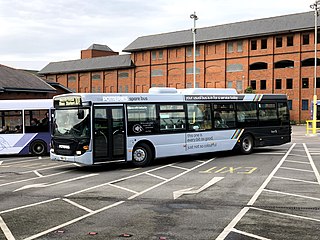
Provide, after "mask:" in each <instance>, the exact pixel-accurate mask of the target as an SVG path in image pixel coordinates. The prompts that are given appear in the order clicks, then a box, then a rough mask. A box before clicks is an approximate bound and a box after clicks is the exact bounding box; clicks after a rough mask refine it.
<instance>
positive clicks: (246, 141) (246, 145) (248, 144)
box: [243, 139, 251, 151]
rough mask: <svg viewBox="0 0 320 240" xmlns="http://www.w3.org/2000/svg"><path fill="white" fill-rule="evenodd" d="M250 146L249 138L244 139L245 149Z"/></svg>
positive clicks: (248, 148)
mask: <svg viewBox="0 0 320 240" xmlns="http://www.w3.org/2000/svg"><path fill="white" fill-rule="evenodd" d="M250 148H251V143H250V141H249V140H248V139H245V140H244V141H243V149H244V150H246V151H247V150H250Z"/></svg>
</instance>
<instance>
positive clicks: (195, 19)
mask: <svg viewBox="0 0 320 240" xmlns="http://www.w3.org/2000/svg"><path fill="white" fill-rule="evenodd" d="M190 18H191V19H193V28H192V29H191V30H192V36H193V87H194V88H195V87H196V21H197V20H198V16H197V15H196V12H194V13H193V14H191V15H190Z"/></svg>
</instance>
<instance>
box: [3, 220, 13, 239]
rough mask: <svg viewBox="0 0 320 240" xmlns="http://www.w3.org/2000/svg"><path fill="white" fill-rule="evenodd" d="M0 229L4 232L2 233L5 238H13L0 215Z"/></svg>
mask: <svg viewBox="0 0 320 240" xmlns="http://www.w3.org/2000/svg"><path fill="white" fill-rule="evenodd" d="M0 229H1V230H2V232H3V233H4V235H5V237H6V238H7V240H15V238H14V236H13V235H12V233H11V231H10V229H9V228H8V226H7V224H6V223H5V222H4V221H3V219H2V217H1V216H0Z"/></svg>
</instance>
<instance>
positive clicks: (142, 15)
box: [0, 0, 313, 69]
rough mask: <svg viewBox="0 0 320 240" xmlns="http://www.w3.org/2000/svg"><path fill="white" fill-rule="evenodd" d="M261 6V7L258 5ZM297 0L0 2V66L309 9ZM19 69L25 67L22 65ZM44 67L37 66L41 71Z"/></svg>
mask: <svg viewBox="0 0 320 240" xmlns="http://www.w3.org/2000/svg"><path fill="white" fill-rule="evenodd" d="M261 3H263V4H261ZM312 3H313V2H312V1H310V2H306V1H301V0H281V1H279V0H269V1H268V2H267V3H264V2H262V1H252V0H242V1H238V0H214V1H212V0H197V1H194V0H175V1H173V0H153V1H146V0H145V1H142V0H108V1H106V0H91V1H78V0H77V1H76V0H55V1H52V0H28V1H21V0H2V1H1V2H0V26H1V31H0V63H3V62H4V61H17V62H19V61H20V62H21V61H22V62H27V61H30V62H35V61H41V62H46V61H47V62H49V61H62V60H68V59H69V60H70V59H77V58H79V57H80V50H83V49H86V48H88V47H89V46H90V45H91V44H93V43H99V44H106V45H108V46H109V47H110V48H111V49H113V50H114V51H118V52H121V50H122V49H124V48H125V47H126V46H128V45H129V44H130V43H131V42H132V41H134V40H135V39H136V38H137V37H140V36H145V35H150V34H158V33H164V32H171V31H179V30H185V29H189V28H191V27H192V26H193V21H192V19H190V17H189V16H190V14H191V13H193V11H196V13H197V15H198V17H199V20H198V21H197V27H207V26H214V25H219V24H224V23H231V22H238V21H244V20H251V19H257V18H262V17H271V16H278V15H283V14H288V13H296V12H304V11H309V10H311V9H310V7H309V5H310V4H312ZM21 67H23V66H22V65H21ZM42 67H44V66H39V69H41V68H42Z"/></svg>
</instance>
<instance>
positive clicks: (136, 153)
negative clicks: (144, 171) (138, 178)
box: [132, 143, 153, 167]
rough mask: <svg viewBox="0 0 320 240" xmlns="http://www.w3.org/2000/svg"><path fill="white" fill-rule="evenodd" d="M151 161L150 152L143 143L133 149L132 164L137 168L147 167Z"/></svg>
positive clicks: (147, 146)
mask: <svg viewBox="0 0 320 240" xmlns="http://www.w3.org/2000/svg"><path fill="white" fill-rule="evenodd" d="M152 159H153V155H152V150H151V148H150V147H149V145H147V144H145V143H141V144H139V145H138V146H137V147H135V148H134V149H133V153H132V163H133V165H135V166H137V167H145V166H148V165H149V164H150V163H151V161H152Z"/></svg>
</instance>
